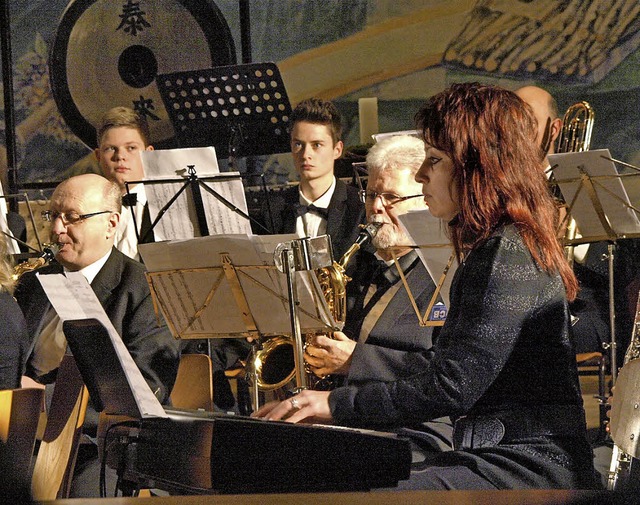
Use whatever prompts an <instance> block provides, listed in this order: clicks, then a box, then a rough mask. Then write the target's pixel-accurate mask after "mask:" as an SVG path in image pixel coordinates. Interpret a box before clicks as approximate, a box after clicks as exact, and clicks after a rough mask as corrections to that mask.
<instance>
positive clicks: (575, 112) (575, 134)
mask: <svg viewBox="0 0 640 505" xmlns="http://www.w3.org/2000/svg"><path fill="white" fill-rule="evenodd" d="M594 120H595V111H594V110H593V108H592V107H591V105H589V103H588V102H585V101H581V102H576V103H574V104H573V105H572V106H571V107H569V108H568V109H567V112H565V114H564V117H563V118H562V132H561V133H560V137H559V138H558V149H557V152H559V153H578V152H582V151H588V150H589V147H590V146H591V131H592V130H593V122H594ZM577 232H578V230H577V229H576V222H575V221H574V220H573V218H571V219H569V222H568V223H567V229H566V231H565V233H564V242H565V244H568V245H566V246H565V256H566V258H567V261H569V263H570V264H572V265H573V259H574V246H573V245H571V241H573V240H574V239H575V238H576V236H577Z"/></svg>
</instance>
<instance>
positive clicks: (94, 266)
mask: <svg viewBox="0 0 640 505" xmlns="http://www.w3.org/2000/svg"><path fill="white" fill-rule="evenodd" d="M112 251H113V248H111V249H109V250H108V251H107V254H105V255H104V256H103V257H102V258H100V259H99V260H97V261H94V262H93V263H91V265H87V266H86V267H84V268H81V269H80V270H78V271H79V272H80V273H81V274H82V275H84V278H85V279H87V282H88V283H89V284H91V283H92V282H93V279H95V278H96V275H98V272H99V271H100V270H102V267H103V266H104V264H105V263H106V262H107V260H108V259H109V255H110V254H111V252H112ZM68 271H69V270H67V269H66V268H65V269H64V272H65V273H67V272H68Z"/></svg>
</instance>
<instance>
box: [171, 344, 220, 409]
mask: <svg viewBox="0 0 640 505" xmlns="http://www.w3.org/2000/svg"><path fill="white" fill-rule="evenodd" d="M171 403H172V405H173V406H174V407H177V408H181V409H203V410H207V411H213V370H212V366H211V358H209V356H207V355H206V354H183V355H182V357H181V358H180V365H179V366H178V376H177V377H176V383H175V385H174V386H173V390H172V391H171Z"/></svg>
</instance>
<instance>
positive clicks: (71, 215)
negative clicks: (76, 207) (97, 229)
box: [42, 210, 111, 226]
mask: <svg viewBox="0 0 640 505" xmlns="http://www.w3.org/2000/svg"><path fill="white" fill-rule="evenodd" d="M108 212H109V213H110V212H111V211H110V210H101V211H99V212H91V213H90V214H78V213H77V212H56V211H55V210H43V211H42V220H43V221H47V222H49V223H53V222H54V221H55V220H56V219H58V218H60V219H62V224H63V225H65V226H69V225H71V224H78V223H79V222H80V221H84V220H85V219H89V218H90V217H93V216H99V215H100V214H106V213H108Z"/></svg>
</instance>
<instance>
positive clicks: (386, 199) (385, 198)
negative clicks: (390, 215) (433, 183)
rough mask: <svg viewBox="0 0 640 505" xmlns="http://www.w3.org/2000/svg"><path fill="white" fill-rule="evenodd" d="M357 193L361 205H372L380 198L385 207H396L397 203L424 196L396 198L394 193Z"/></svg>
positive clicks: (363, 191) (361, 191) (362, 191)
mask: <svg viewBox="0 0 640 505" xmlns="http://www.w3.org/2000/svg"><path fill="white" fill-rule="evenodd" d="M358 193H360V199H361V200H362V202H363V203H367V202H369V203H373V202H374V201H375V199H376V198H378V197H380V198H381V199H382V203H383V204H384V205H386V206H392V205H396V204H397V203H400V202H404V201H405V200H411V199H412V198H418V197H422V196H424V195H423V194H422V193H420V194H419V195H410V196H398V195H396V194H394V193H378V192H376V191H365V190H360V191H359V192H358Z"/></svg>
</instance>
